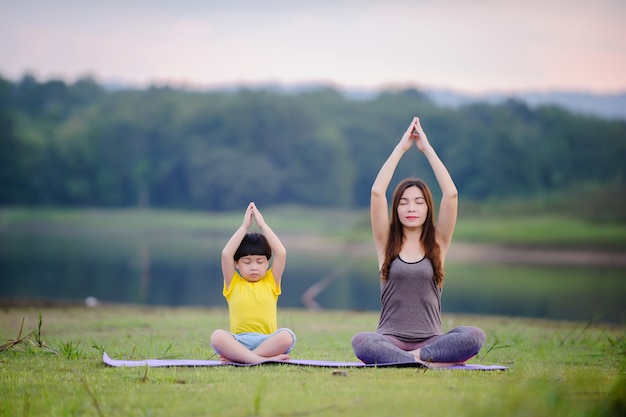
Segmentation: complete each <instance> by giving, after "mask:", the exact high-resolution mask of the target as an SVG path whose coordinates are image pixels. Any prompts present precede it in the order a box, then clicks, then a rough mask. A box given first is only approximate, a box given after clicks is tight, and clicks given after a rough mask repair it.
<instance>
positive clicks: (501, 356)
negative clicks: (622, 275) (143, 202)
mask: <svg viewBox="0 0 626 417" xmlns="http://www.w3.org/2000/svg"><path fill="white" fill-rule="evenodd" d="M40 315H41V317H42V320H43V322H42V324H41V328H40V330H39V317H40ZM443 319H444V327H445V328H447V329H448V328H451V327H454V326H458V325H463V324H473V325H478V326H480V327H482V328H483V329H484V330H485V331H486V333H487V334H488V337H487V342H486V344H485V346H484V348H483V350H482V351H481V352H480V353H479V355H478V356H477V357H476V358H475V359H474V360H472V361H471V362H474V363H483V364H502V365H508V366H510V367H511V369H510V370H508V371H505V372H460V371H441V370H423V369H348V370H346V372H345V373H340V374H338V375H335V374H333V369H325V368H306V367H294V366H280V365H279V366H267V367H252V368H236V367H219V368H195V369H194V368H110V367H106V366H104V365H103V364H102V361H101V357H102V352H103V351H106V352H107V353H108V354H109V355H110V356H111V357H114V358H127V359H128V358H132V359H145V358H159V357H168V358H197V359H207V358H209V357H212V355H213V351H212V349H211V348H210V346H209V345H208V339H209V335H210V334H211V332H212V331H213V330H214V329H215V328H224V327H226V326H227V323H228V315H227V312H226V310H223V309H202V308H147V307H139V306H137V307H133V306H117V307H98V308H86V307H85V308H81V307H73V308H69V307H68V308H56V309H52V308H41V309H40V308H27V307H24V308H19V307H14V308H8V307H5V308H4V309H3V310H2V311H1V312H0V339H4V340H3V341H2V342H1V343H4V342H5V340H13V341H14V340H16V339H17V338H18V334H19V331H20V328H21V326H22V320H24V324H23V332H22V335H21V337H22V338H24V337H25V336H26V335H28V334H29V333H30V332H33V333H32V334H31V335H30V336H29V338H28V339H27V340H25V341H24V342H23V343H19V344H17V345H15V346H12V347H10V348H8V349H7V350H5V351H4V352H0V416H38V415H46V416H74V415H81V416H172V415H180V416H209V415H210V416H222V415H223V416H309V415H311V416H336V415H342V416H343V415H345V416H359V417H366V416H399V415H407V416H414V415H424V416H461V415H462V416H484V415H493V416H611V415H615V416H617V415H620V414H619V413H620V412H621V413H623V411H624V409H625V408H624V407H626V403H625V401H626V400H625V399H626V396H625V395H624V390H625V388H626V379H625V376H624V375H625V373H624V371H625V369H626V368H625V365H626V362H625V358H626V342H625V339H624V333H625V329H624V327H622V326H608V325H600V324H597V323H592V322H589V323H585V322H557V321H542V320H528V319H516V318H505V317H489V316H457V315H444V317H443ZM279 322H280V323H279V324H280V325H284V326H288V327H290V328H292V329H293V330H294V331H295V332H296V334H297V336H298V342H297V344H296V347H295V349H294V351H293V352H292V357H294V358H300V359H327V360H340V361H352V360H355V358H354V356H353V354H352V350H351V347H350V339H351V337H352V335H354V334H355V333H357V332H359V331H364V330H372V329H374V328H375V325H376V322H377V314H376V313H370V312H350V311H315V312H311V311H305V310H287V309H283V310H281V311H280V312H279ZM27 341H28V342H27ZM40 346H45V347H46V349H44V348H42V347H40ZM622 415H623V414H622Z"/></svg>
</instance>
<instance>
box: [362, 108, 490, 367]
mask: <svg viewBox="0 0 626 417" xmlns="http://www.w3.org/2000/svg"><path fill="white" fill-rule="evenodd" d="M413 145H415V146H416V147H417V149H418V150H420V151H421V152H422V154H423V155H424V156H425V157H426V159H427V160H428V162H429V164H430V166H431V168H432V170H433V172H434V174H435V177H436V179H437V183H438V185H439V188H440V189H441V193H442V199H441V204H440V205H439V216H438V217H437V221H436V223H435V212H434V203H433V197H432V194H431V192H430V189H429V188H428V186H427V185H426V184H425V183H424V182H422V181H421V180H419V179H417V178H406V179H404V180H403V181H401V182H400V183H399V184H398V186H397V187H396V189H395V191H394V193H393V199H392V204H391V213H389V208H388V205H387V197H386V193H387V188H388V186H389V183H390V181H391V178H392V177H393V174H394V172H395V169H396V166H397V164H398V162H399V161H400V159H401V157H402V156H403V155H404V153H405V152H406V151H408V150H409V149H410V148H411V147H412V146H413ZM457 197H458V193H457V189H456V186H455V185H454V182H453V181H452V178H451V177H450V174H449V173H448V170H447V169H446V167H445V166H444V164H443V163H442V162H441V160H440V159H439V157H438V156H437V154H436V153H435V151H434V149H433V148H432V146H431V145H430V144H429V142H428V139H427V137H426V134H425V133H424V130H423V129H422V126H421V125H420V121H419V119H418V118H417V117H414V118H413V120H412V121H411V124H410V125H409V127H408V128H407V130H406V132H405V133H404V135H403V136H402V139H401V140H400V143H398V144H397V145H396V147H395V148H394V150H393V152H392V153H391V155H389V157H388V158H387V161H386V162H385V163H384V164H383V166H382V168H381V169H380V171H379V173H378V176H377V177H376V180H375V181H374V184H373V186H372V194H371V203H370V216H371V222H372V233H373V235H374V242H375V245H376V254H377V257H378V267H379V272H380V282H381V304H382V309H381V313H380V318H379V322H378V328H377V329H376V332H362V333H359V334H357V335H355V336H354V337H353V338H352V349H353V350H354V353H355V354H356V356H357V357H358V358H359V359H361V360H362V361H363V362H365V363H389V362H403V361H413V360H414V361H417V362H420V363H424V364H428V366H432V367H445V366H450V365H454V364H464V363H465V362H466V361H467V360H468V359H470V358H472V357H473V356H475V355H476V354H477V353H478V352H479V350H480V349H481V347H482V345H483V343H484V342H485V333H484V332H483V331H482V330H481V329H479V328H478V327H474V326H461V327H457V328H455V329H452V330H450V331H448V332H446V333H444V332H443V330H442V326H441V292H442V289H443V281H444V273H443V268H444V263H445V259H446V254H447V252H448V248H449V246H450V242H451V240H452V234H453V232H454V228H455V225H456V217H457V204H458V201H457V200H458V198H457ZM389 216H391V218H390V217H389Z"/></svg>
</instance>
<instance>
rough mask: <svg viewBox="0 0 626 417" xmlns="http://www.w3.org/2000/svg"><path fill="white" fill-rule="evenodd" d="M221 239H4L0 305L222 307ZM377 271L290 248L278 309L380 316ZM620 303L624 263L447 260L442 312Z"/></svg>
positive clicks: (365, 256)
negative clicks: (55, 302) (62, 302)
mask: <svg viewBox="0 0 626 417" xmlns="http://www.w3.org/2000/svg"><path fill="white" fill-rule="evenodd" d="M226 238H227V237H224V236H214V237H208V238H207V237H206V236H205V237H171V236H169V237H168V236H163V237H161V238H159V239H150V240H142V239H122V238H111V237H99V238H97V237H93V236H92V237H90V238H87V237H84V236H59V235H52V236H48V235H45V234H44V235H38V236H21V235H15V236H3V237H2V239H1V240H0V303H6V302H8V301H7V300H9V299H14V300H15V299H22V300H29V299H40V300H41V299H46V300H50V299H52V300H70V301H78V302H83V301H84V300H86V299H87V298H88V297H94V298H95V299H97V300H98V301H100V302H112V303H137V304H148V305H166V306H219V307H225V306H226V301H225V300H224V298H223V296H222V293H221V292H222V276H221V270H220V263H219V260H220V251H221V248H222V246H223V244H224V242H225V240H226ZM519 258H523V257H522V256H520V257H519ZM376 269H377V266H376V262H375V258H374V252H373V248H372V250H371V251H353V250H350V249H349V248H346V249H345V250H316V251H310V250H305V249H297V248H296V249H290V250H289V256H288V262H287V269H286V271H285V275H284V277H283V294H282V295H281V297H280V299H279V306H280V307H295V308H326V309H349V310H372V311H378V310H379V283H378V278H377V274H376ZM625 296H626V266H624V264H621V265H609V264H606V265H603V264H597V263H596V264H593V265H592V264H586V263H585V262H572V264H558V265H550V264H546V263H542V264H532V263H528V262H526V261H524V262H519V263H516V262H515V261H511V260H510V259H509V260H507V261H506V262H494V261H493V260H481V259H479V258H477V257H472V259H464V258H463V257H455V256H450V257H449V262H448V263H447V265H446V283H445V287H444V294H443V310H444V313H445V312H448V313H475V314H489V315H504V316H523V317H537V318H547V319H564V320H583V321H587V320H591V319H592V318H597V317H602V318H601V320H602V321H606V322H615V323H623V322H624V321H625V319H626V308H625V303H624V300H626V297H625ZM2 300H4V301H2ZM90 300H93V299H90Z"/></svg>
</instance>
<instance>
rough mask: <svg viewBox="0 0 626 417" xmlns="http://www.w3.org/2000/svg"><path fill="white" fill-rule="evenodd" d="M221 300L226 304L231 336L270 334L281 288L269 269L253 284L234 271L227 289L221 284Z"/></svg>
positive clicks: (274, 320)
mask: <svg viewBox="0 0 626 417" xmlns="http://www.w3.org/2000/svg"><path fill="white" fill-rule="evenodd" d="M223 294H224V297H226V301H227V302H228V317H229V319H230V331H231V333H235V334H238V333H245V332H255V333H262V334H272V333H274V332H275V331H276V330H277V328H278V325H277V318H276V310H277V302H278V296H279V295H280V285H278V286H276V280H275V279H274V274H273V273H272V270H271V269H268V270H267V272H266V273H265V276H263V278H261V279H260V280H258V281H256V282H250V281H246V280H245V279H244V278H243V277H242V276H241V275H240V274H239V272H238V271H235V273H234V275H233V279H232V280H231V282H230V286H229V287H228V288H226V283H224V290H223Z"/></svg>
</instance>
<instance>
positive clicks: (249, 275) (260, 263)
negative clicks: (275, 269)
mask: <svg viewBox="0 0 626 417" xmlns="http://www.w3.org/2000/svg"><path fill="white" fill-rule="evenodd" d="M235 265H236V266H237V269H238V270H239V273H240V274H241V276H242V277H243V278H244V279H245V280H246V281H250V282H256V281H258V280H260V279H261V278H263V276H264V275H265V272H267V267H268V266H269V260H268V259H267V258H266V257H265V255H247V256H242V257H241V258H239V260H238V261H237V262H235Z"/></svg>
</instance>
